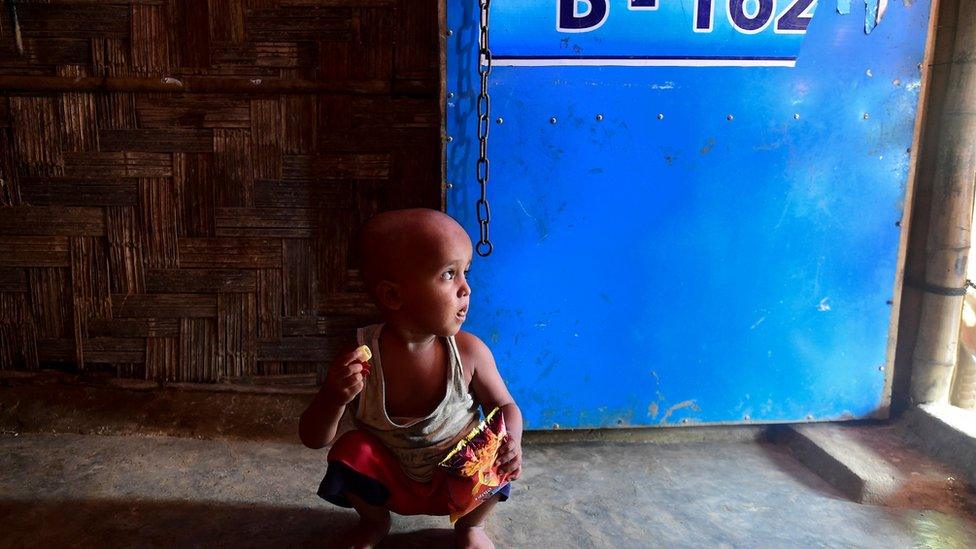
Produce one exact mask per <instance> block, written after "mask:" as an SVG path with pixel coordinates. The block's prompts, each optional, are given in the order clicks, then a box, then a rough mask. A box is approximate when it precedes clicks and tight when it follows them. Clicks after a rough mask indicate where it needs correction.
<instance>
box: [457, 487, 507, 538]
mask: <svg viewBox="0 0 976 549" xmlns="http://www.w3.org/2000/svg"><path fill="white" fill-rule="evenodd" d="M500 497H501V494H495V495H493V496H491V497H490V498H488V499H487V500H485V502H484V503H482V504H481V505H479V506H477V507H475V508H474V510H473V511H471V512H470V513H468V514H466V515H464V516H463V517H461V518H459V519H458V520H457V522H455V523H454V533H455V537H456V539H457V545H458V547H495V545H494V544H493V543H492V542H491V539H489V538H488V534H487V533H485V527H484V525H485V520H486V519H487V518H488V515H489V514H490V513H491V510H492V509H493V508H494V507H495V504H496V503H498V498H500Z"/></svg>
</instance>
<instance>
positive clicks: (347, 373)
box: [339, 362, 364, 379]
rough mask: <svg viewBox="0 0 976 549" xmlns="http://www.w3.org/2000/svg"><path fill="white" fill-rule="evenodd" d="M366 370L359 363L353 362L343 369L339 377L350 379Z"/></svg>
mask: <svg viewBox="0 0 976 549" xmlns="http://www.w3.org/2000/svg"><path fill="white" fill-rule="evenodd" d="M363 370H364V368H363V365H362V364H360V363H358V362H353V363H352V364H346V365H345V366H343V367H342V369H341V371H340V372H339V377H340V378H341V379H348V378H350V377H352V376H354V375H356V374H359V373H361V372H362V371H363Z"/></svg>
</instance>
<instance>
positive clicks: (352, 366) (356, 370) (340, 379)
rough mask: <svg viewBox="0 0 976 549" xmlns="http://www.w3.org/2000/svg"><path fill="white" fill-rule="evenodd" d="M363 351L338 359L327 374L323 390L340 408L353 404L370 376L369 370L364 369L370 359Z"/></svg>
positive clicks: (358, 350)
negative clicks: (366, 377)
mask: <svg viewBox="0 0 976 549" xmlns="http://www.w3.org/2000/svg"><path fill="white" fill-rule="evenodd" d="M361 349H362V347H360V348H359V349H356V350H355V351H352V352H350V353H346V354H344V355H340V356H338V357H336V359H335V360H334V361H332V366H330V367H329V369H328V371H327V372H326V373H325V383H324V384H323V390H324V391H326V392H327V394H328V396H329V398H330V399H331V400H332V401H334V402H335V403H336V404H338V405H340V406H345V405H346V404H349V403H350V402H352V399H354V398H356V395H358V394H359V393H360V392H362V390H363V387H364V386H365V384H364V382H363V380H364V379H365V376H367V375H369V368H368V367H367V368H364V364H365V362H366V361H367V360H369V357H367V356H365V355H364V353H363V351H362V350H361Z"/></svg>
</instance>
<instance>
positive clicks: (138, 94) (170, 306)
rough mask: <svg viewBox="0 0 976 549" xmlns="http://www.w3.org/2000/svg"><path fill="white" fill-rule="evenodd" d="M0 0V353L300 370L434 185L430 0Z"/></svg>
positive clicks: (137, 367) (185, 375) (97, 364)
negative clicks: (380, 233) (358, 230)
mask: <svg viewBox="0 0 976 549" xmlns="http://www.w3.org/2000/svg"><path fill="white" fill-rule="evenodd" d="M2 4H3V14H2V15H0V31H2V36H0V89H2V90H4V91H3V92H2V96H0V178H2V183H0V369H17V370H36V369H39V368H48V367H55V368H59V369H67V370H74V369H76V368H79V366H81V367H82V368H83V369H85V370H89V371H90V370H94V369H102V370H108V371H110V372H112V373H113V374H114V375H118V376H120V377H134V378H145V379H151V380H159V381H191V382H244V381H248V380H251V381H253V378H254V377H255V376H258V377H259V378H260V379H261V380H264V381H265V382H281V383H287V382H295V381H296V380H297V381H299V382H307V381H308V380H309V379H310V378H314V372H315V370H316V366H317V364H318V363H320V362H322V361H325V360H328V359H329V358H330V357H331V356H332V354H333V353H334V351H335V348H336V345H337V341H339V340H341V339H343V338H346V337H348V334H349V329H350V328H351V327H353V326H356V325H358V324H361V323H363V322H365V321H367V320H369V318H370V317H371V315H372V314H373V313H374V311H373V310H372V309H371V307H370V306H369V305H368V299H367V298H366V296H365V295H364V293H363V292H362V288H361V283H360V282H359V279H358V275H357V273H356V271H355V270H354V269H353V268H352V266H353V262H352V258H351V255H350V247H349V240H350V237H351V235H352V233H353V230H354V229H355V227H356V226H357V225H358V224H359V223H360V222H361V221H362V220H363V219H364V218H366V217H368V216H370V215H372V214H373V213H375V212H376V211H381V210H385V209H391V208H399V207H409V206H428V207H435V208H436V207H438V206H439V205H440V179H441V167H440V123H441V120H440V114H439V108H438V105H439V100H438V88H439V79H440V73H439V36H438V34H439V33H438V6H437V0H46V1H45V0H36V1H27V0H18V1H17V2H16V7H17V15H18V23H19V24H18V25H16V26H15V25H13V23H12V17H11V15H10V13H9V12H8V11H7V4H8V3H7V2H6V1H4V2H3V3H2ZM18 30H19V33H20V37H21V44H22V48H21V49H20V51H19V50H18V45H17V32H16V31H18ZM310 373H311V374H313V375H312V376H309V375H308V374H310Z"/></svg>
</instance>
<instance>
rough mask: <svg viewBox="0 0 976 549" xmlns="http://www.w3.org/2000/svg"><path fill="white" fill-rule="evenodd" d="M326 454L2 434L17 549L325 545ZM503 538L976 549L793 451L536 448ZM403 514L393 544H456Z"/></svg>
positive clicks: (499, 514)
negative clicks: (870, 501)
mask: <svg viewBox="0 0 976 549" xmlns="http://www.w3.org/2000/svg"><path fill="white" fill-rule="evenodd" d="M324 458H325V450H317V451H316V450H309V449H307V448H304V447H302V446H301V445H299V444H294V443H282V442H270V441H263V442H239V441H230V440H212V439H211V440H200V439H192V438H176V437H168V436H152V437H150V436H138V435H132V436H116V435H107V436H105V435H102V436H100V435H92V434H89V435H77V434H29V433H17V434H13V433H7V434H4V435H2V436H0V545H2V546H5V547H59V546H81V547H91V546H97V547H122V546H228V547H231V546H232V547H269V546H282V547H285V546H287V547H321V546H327V545H328V542H329V541H330V540H332V539H334V537H335V536H336V533H337V532H339V531H341V530H342V529H344V528H347V527H348V526H350V525H351V524H352V523H353V521H354V520H355V515H354V513H352V512H351V511H348V510H345V509H340V508H336V507H334V506H332V505H330V504H328V503H327V502H325V501H323V500H321V499H319V498H318V497H317V496H316V494H315V491H316V488H317V487H318V483H319V481H320V480H321V478H322V475H323V473H324V471H325V461H324ZM525 462H526V467H525V474H524V476H523V478H522V479H521V480H519V481H518V482H517V485H516V487H515V488H514V490H513V497H512V499H511V500H510V501H508V502H505V503H502V504H499V506H498V507H497V509H496V513H495V515H494V517H493V518H492V520H491V522H490V524H489V533H490V535H491V536H492V537H493V538H494V540H495V541H496V543H497V544H498V546H499V547H536V546H539V545H544V546H546V547H554V548H563V547H886V548H887V547H976V523H974V522H973V520H972V518H971V517H969V516H966V515H965V514H958V513H947V512H940V511H931V510H928V511H927V510H918V509H904V508H901V509H896V508H889V507H878V506H871V505H860V504H856V503H853V502H851V501H849V500H848V499H847V498H845V497H844V496H842V495H841V494H840V493H839V492H837V491H836V490H835V489H834V488H832V487H831V486H829V485H827V484H826V483H825V482H823V481H822V480H821V479H820V478H818V477H817V476H815V475H814V474H813V473H811V472H810V471H809V470H808V469H806V468H805V467H804V466H803V465H801V464H800V463H799V462H798V461H796V460H795V459H794V458H793V456H792V455H791V454H790V453H789V451H788V450H786V449H785V448H784V447H782V446H778V445H774V444H768V443H757V442H686V443H666V444H663V443H639V442H576V443H542V442H535V443H531V444H528V445H527V446H526V448H525ZM450 545H451V531H450V530H449V523H448V521H447V519H446V518H443V517H395V521H394V532H393V535H392V536H391V537H390V538H389V539H388V540H387V542H386V543H385V544H384V546H386V547H423V548H425V549H431V548H435V547H449V546H450Z"/></svg>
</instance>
